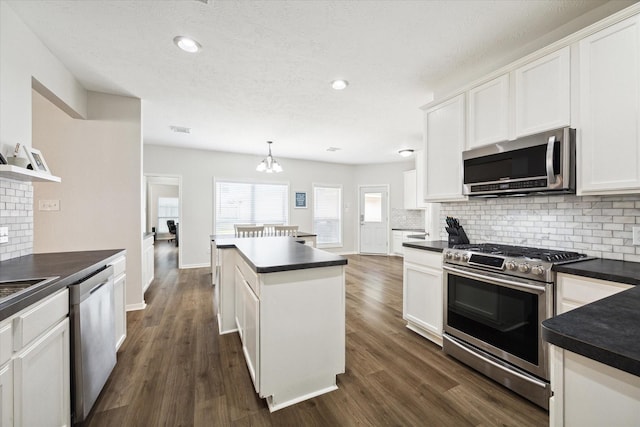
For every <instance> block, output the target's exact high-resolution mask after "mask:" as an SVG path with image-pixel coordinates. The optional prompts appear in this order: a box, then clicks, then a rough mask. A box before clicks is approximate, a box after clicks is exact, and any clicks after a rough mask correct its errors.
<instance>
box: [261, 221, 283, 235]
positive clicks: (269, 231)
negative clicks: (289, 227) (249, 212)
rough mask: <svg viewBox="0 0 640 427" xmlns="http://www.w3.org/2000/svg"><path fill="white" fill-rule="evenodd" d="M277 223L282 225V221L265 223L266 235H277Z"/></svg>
mask: <svg viewBox="0 0 640 427" xmlns="http://www.w3.org/2000/svg"><path fill="white" fill-rule="evenodd" d="M276 225H282V223H278V224H264V235H265V236H275V235H276V232H275V230H274V227H275V226H276Z"/></svg>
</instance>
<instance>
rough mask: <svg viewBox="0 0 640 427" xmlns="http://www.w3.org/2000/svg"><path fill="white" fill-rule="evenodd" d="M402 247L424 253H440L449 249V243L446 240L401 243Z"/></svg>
mask: <svg viewBox="0 0 640 427" xmlns="http://www.w3.org/2000/svg"><path fill="white" fill-rule="evenodd" d="M402 246H404V247H407V248H413V249H422V250H425V251H432V252H442V251H443V250H445V249H449V248H450V247H451V246H449V242H447V241H446V240H425V241H424V242H422V241H420V242H417V241H416V242H403V243H402Z"/></svg>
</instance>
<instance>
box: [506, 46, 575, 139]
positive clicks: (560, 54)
mask: <svg viewBox="0 0 640 427" xmlns="http://www.w3.org/2000/svg"><path fill="white" fill-rule="evenodd" d="M570 59H571V56H570V47H569V46H567V47H564V48H562V49H560V50H557V51H555V52H553V53H551V54H548V55H546V56H543V57H542V58H539V59H537V60H535V61H532V62H530V63H528V64H526V65H523V66H522V67H520V68H518V69H516V70H515V71H514V78H515V114H516V123H515V131H516V135H515V136H516V137H520V136H525V135H531V134H535V133H539V132H544V131H546V130H551V129H557V128H560V127H563V126H569V125H570V121H571V109H570V105H571V99H570V97H571V89H570V81H571V80H570V79H571V76H570V73H571V64H570Z"/></svg>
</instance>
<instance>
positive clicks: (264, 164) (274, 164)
mask: <svg viewBox="0 0 640 427" xmlns="http://www.w3.org/2000/svg"><path fill="white" fill-rule="evenodd" d="M267 144H269V155H268V156H267V157H266V158H265V159H264V160H262V161H261V162H260V164H259V165H258V167H257V168H256V170H257V171H258V172H266V173H274V172H276V173H279V172H282V166H280V163H278V161H277V160H276V159H274V158H273V156H272V155H271V144H273V142H271V141H267Z"/></svg>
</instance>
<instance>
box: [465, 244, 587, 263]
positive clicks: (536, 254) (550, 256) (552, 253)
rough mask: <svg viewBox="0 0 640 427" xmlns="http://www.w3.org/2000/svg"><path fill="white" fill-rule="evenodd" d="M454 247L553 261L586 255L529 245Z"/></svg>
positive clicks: (491, 253) (484, 252)
mask: <svg viewBox="0 0 640 427" xmlns="http://www.w3.org/2000/svg"><path fill="white" fill-rule="evenodd" d="M454 249H462V250H467V251H471V252H478V253H483V254H490V255H502V256H508V257H513V258H530V259H536V260H542V261H547V262H551V263H558V262H564V261H572V260H577V259H581V258H585V257H586V255H584V254H581V253H578V252H570V251H561V250H553V249H541V248H532V247H528V246H511V245H500V244H494V243H479V244H468V245H456V246H454Z"/></svg>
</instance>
